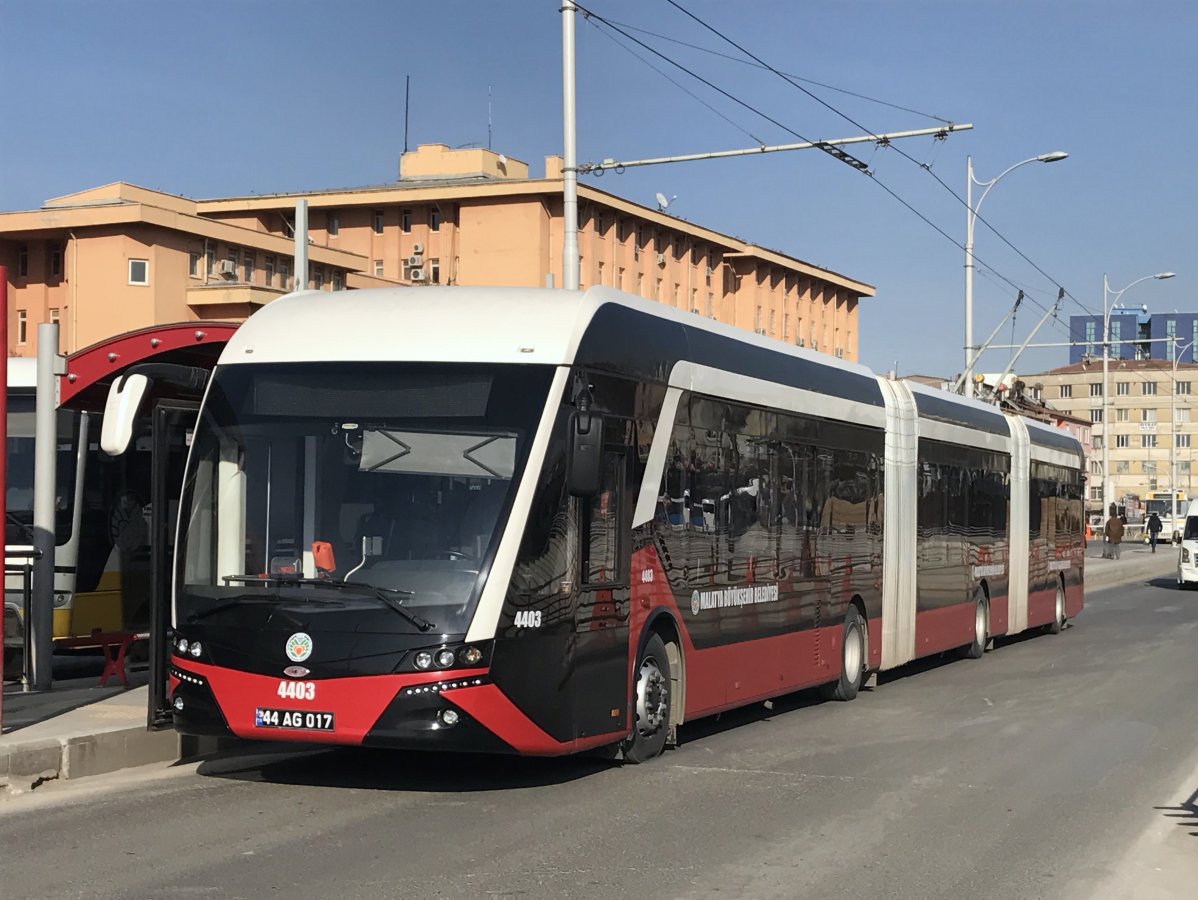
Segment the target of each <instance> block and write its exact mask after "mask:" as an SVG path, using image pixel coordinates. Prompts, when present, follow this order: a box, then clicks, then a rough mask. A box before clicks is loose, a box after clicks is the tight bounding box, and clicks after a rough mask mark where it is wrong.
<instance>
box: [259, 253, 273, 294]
mask: <svg viewBox="0 0 1198 900" xmlns="http://www.w3.org/2000/svg"><path fill="white" fill-rule="evenodd" d="M262 272H263V280H264V281H265V282H266V286H267V287H274V286H275V258H274V257H273V256H265V257H263V258H262Z"/></svg>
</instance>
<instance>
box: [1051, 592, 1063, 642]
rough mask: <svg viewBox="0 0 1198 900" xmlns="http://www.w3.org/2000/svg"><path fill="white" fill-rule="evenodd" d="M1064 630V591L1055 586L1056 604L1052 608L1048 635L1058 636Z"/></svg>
mask: <svg viewBox="0 0 1198 900" xmlns="http://www.w3.org/2000/svg"><path fill="white" fill-rule="evenodd" d="M1064 628H1065V589H1064V588H1063V587H1061V586H1060V585H1059V584H1058V585H1057V602H1056V606H1055V607H1054V608H1053V613H1052V622H1051V623H1049V626H1048V633H1049V634H1060V633H1061V632H1062V631H1063V630H1064Z"/></svg>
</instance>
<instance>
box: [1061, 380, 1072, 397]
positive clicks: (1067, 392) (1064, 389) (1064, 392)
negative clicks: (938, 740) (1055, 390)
mask: <svg viewBox="0 0 1198 900" xmlns="http://www.w3.org/2000/svg"><path fill="white" fill-rule="evenodd" d="M1072 396H1073V385H1071V384H1063V385H1061V399H1062V400H1068V399H1069V398H1070V397H1072Z"/></svg>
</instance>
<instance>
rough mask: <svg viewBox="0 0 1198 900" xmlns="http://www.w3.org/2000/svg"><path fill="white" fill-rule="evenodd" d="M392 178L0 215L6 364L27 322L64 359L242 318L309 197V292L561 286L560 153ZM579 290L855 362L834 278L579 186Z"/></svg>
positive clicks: (67, 202) (844, 288) (847, 306)
mask: <svg viewBox="0 0 1198 900" xmlns="http://www.w3.org/2000/svg"><path fill="white" fill-rule="evenodd" d="M400 173H401V175H400V179H399V181H398V182H396V183H393V184H387V185H381V186H378V187H365V188H354V189H347V190H331V191H318V192H309V193H303V194H298V193H297V194H275V195H270V196H246V197H225V198H219V199H211V200H190V199H187V198H184V197H179V196H176V195H172V194H166V193H162V192H159V191H153V190H147V189H145V188H140V187H136V186H134V185H131V184H126V183H115V184H111V185H107V186H104V187H99V188H95V189H92V190H86V191H81V192H79V193H76V194H71V195H68V196H65V197H59V198H56V199H53V200H50V201H47V203H46V204H45V205H44V206H43V207H42V208H41V209H39V210H31V211H19V212H9V213H0V264H4V265H7V266H8V271H9V281H10V285H9V307H10V320H9V353H10V354H11V355H18V356H28V355H33V354H35V353H36V335H37V324H38V323H40V322H51V321H57V322H59V323H60V325H61V326H62V330H61V343H62V347H61V348H60V349H61V350H63V351H64V352H69V351H73V350H76V349H79V348H80V347H84V346H87V345H90V344H92V343H95V342H96V341H99V340H102V339H104V338H106V337H109V336H111V335H114V334H117V333H120V332H123V331H127V330H130V329H133V328H139V327H144V326H148V325H153V324H158V323H163V322H171V321H186V320H204V319H221V320H226V321H228V320H233V321H237V320H241V319H244V318H245V317H246V316H248V315H250V314H251V313H252V312H253V311H254V310H255V309H257V308H260V307H261V306H262V305H264V304H266V303H269V302H270V301H271V300H273V299H275V298H276V297H278V296H281V295H282V294H284V293H286V292H287V291H289V290H291V289H293V288H294V275H293V271H294V262H293V251H294V243H293V240H294V238H293V229H294V212H295V203H296V200H297V199H300V198H304V199H307V200H308V203H309V236H310V247H309V258H310V266H309V273H308V285H307V286H308V287H309V288H315V289H318V290H339V289H341V288H356V287H365V286H374V285H388V284H401V285H410V286H412V287H413V288H414V289H415V288H418V287H419V286H420V285H423V284H446V285H453V284H463V285H509V286H511V285H514V286H526V287H540V286H544V285H545V284H546V283H547V280H548V279H550V278H552V279H553V281H554V283H555V284H558V285H560V284H561V283H562V275H561V255H562V249H561V248H562V179H561V160H560V158H559V157H552V156H551V157H548V158H547V159H546V172H545V176H544V177H543V178H531V177H530V176H529V169H528V165H527V164H525V163H523V162H520V161H519V160H515V159H511V158H509V157H505V156H503V155H502V154H499V153H494V152H492V151H490V150H483V149H470V150H450V149H449V148H447V147H445V146H444V145H440V144H432V145H422V146H421V147H419V148H418V149H417V150H415V151H412V152H410V153H405V154H404V155H403V159H402V162H401V170H400ZM578 199H579V248H580V255H581V257H582V265H581V273H582V277H581V281H582V286H583V287H587V286H590V285H592V284H605V285H609V286H612V287H616V288H620V289H622V290H625V291H628V292H630V293H633V294H638V295H640V296H642V297H645V298H647V299H650V300H656V301H658V302H661V303H666V304H669V305H671V306H674V307H677V308H680V309H684V310H688V311H690V312H693V313H696V314H698V315H706V316H710V317H712V318H715V319H718V320H720V321H723V322H727V323H730V324H733V325H736V326H739V327H742V328H746V329H750V330H753V331H756V332H758V333H761V334H766V335H770V336H773V337H776V338H779V339H781V340H784V341H788V342H792V343H795V344H797V345H799V346H806V347H809V348H811V349H813V350H818V351H820V352H824V353H829V354H833V355H835V356H838V357H843V358H845V359H850V360H855V359H856V358H857V348H858V334H859V331H858V325H857V305H858V302H859V301H860V300H861V298H863V297H871V296H873V294H874V289H873V288H872V287H871V286H870V285H868V284H865V283H863V282H860V281H857V280H855V279H853V278H849V277H847V276H845V275H841V274H839V273H836V272H833V271H830V270H828V269H824V268H821V267H819V266H815V265H812V264H810V263H807V262H804V261H802V260H800V259H797V258H795V257H792V256H788V255H786V254H783V253H780V252H777V251H774V250H769V249H766V248H763V247H759V246H757V245H755V244H750V243H747V242H745V241H742V240H740V239H738V238H734V237H731V236H729V235H726V234H722V233H720V232H718V231H714V230H711V229H708V228H704V227H702V226H700V225H695V224H693V223H690V222H686V221H684V220H682V219H678V218H676V217H674V216H671V215H667V214H666V213H664V212H661V211H658V210H653V209H650V208H648V207H644V206H640V205H639V204H636V203H632V202H630V201H627V200H624V199H623V198H620V197H617V196H615V195H613V194H609V193H606V192H605V191H601V190H598V189H596V188H594V187H592V186H591V185H588V184H580V185H579V188H578Z"/></svg>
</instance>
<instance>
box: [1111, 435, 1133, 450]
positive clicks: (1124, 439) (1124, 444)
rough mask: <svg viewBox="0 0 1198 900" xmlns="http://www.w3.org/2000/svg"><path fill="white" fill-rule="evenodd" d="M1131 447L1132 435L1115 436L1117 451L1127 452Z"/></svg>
mask: <svg viewBox="0 0 1198 900" xmlns="http://www.w3.org/2000/svg"><path fill="white" fill-rule="evenodd" d="M1130 446H1131V435H1130V434H1117V435H1115V448H1116V449H1117V450H1126V449H1127V448H1128V447H1130Z"/></svg>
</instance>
